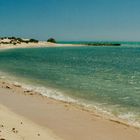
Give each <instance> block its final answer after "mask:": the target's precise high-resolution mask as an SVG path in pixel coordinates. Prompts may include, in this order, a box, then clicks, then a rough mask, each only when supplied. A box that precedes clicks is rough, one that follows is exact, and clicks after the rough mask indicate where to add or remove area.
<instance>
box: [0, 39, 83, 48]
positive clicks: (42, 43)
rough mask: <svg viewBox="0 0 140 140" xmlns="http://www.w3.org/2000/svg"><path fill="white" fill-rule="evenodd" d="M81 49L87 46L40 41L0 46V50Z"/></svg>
mask: <svg viewBox="0 0 140 140" xmlns="http://www.w3.org/2000/svg"><path fill="white" fill-rule="evenodd" d="M73 46H76V47H80V46H85V45H82V44H59V43H51V42H45V41H39V42H38V43H28V44H27V43H21V44H18V45H13V44H0V50H1V49H15V48H36V47H37V48H41V47H73Z"/></svg>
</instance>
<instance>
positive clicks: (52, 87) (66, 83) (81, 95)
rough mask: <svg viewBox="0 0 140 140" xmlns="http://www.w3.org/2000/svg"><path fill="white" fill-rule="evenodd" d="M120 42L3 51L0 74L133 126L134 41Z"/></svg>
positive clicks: (139, 111) (137, 93)
mask: <svg viewBox="0 0 140 140" xmlns="http://www.w3.org/2000/svg"><path fill="white" fill-rule="evenodd" d="M126 45H127V44H125V46H121V47H68V48H64V47H61V48H28V49H11V50H3V51H0V71H1V75H0V76H1V78H2V77H4V76H6V74H7V75H10V76H11V77H14V78H13V80H15V81H17V82H21V83H24V84H26V85H28V86H31V87H32V88H34V89H38V90H40V92H42V93H43V94H45V95H47V96H50V97H55V98H58V99H61V100H66V101H70V102H71V101H72V102H75V103H79V104H83V105H86V106H87V107H89V108H96V109H97V110H99V111H101V112H104V113H107V114H110V115H113V116H116V117H119V118H122V119H125V120H127V121H129V123H131V124H132V123H133V124H134V125H139V123H140V46H139V47H138V46H137V47H134V46H133V47H130V46H129V47H127V46H126ZM4 74H5V75H4ZM10 76H9V77H10ZM6 79H7V77H6Z"/></svg>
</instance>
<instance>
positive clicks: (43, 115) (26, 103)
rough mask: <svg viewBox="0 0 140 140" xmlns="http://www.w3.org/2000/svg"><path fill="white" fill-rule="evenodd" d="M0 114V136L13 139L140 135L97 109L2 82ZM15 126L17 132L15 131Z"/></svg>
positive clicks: (122, 139)
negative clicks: (93, 110)
mask: <svg viewBox="0 0 140 140" xmlns="http://www.w3.org/2000/svg"><path fill="white" fill-rule="evenodd" d="M3 106H4V107H3ZM9 110H10V111H9ZM0 114H1V115H0V124H1V127H0V131H1V134H0V138H5V139H10V140H11V139H12V138H13V139H14V140H15V139H23V138H24V139H25V140H26V139H27V140H31V139H40V140H41V139H49V140H53V139H59V138H61V139H64V140H93V139H96V140H118V139H119V140H126V139H127V140H139V138H140V129H139V128H135V127H132V126H129V125H126V124H123V123H120V122H117V121H116V122H115V121H111V120H107V119H105V118H103V117H101V116H99V115H97V114H95V113H94V112H88V111H85V110H84V109H81V108H78V107H76V106H74V105H72V104H68V103H64V102H60V101H56V100H54V99H50V98H47V97H44V96H42V95H40V94H39V93H35V92H33V91H29V90H27V89H24V88H22V87H21V86H20V85H16V84H8V83H6V82H2V81H1V82H0ZM9 114H10V115H9ZM17 114H18V115H17ZM21 122H22V123H23V124H21ZM2 126H3V127H2ZM13 128H15V129H14V131H16V130H17V132H13V130H12V129H13ZM50 130H51V131H50ZM29 132H30V133H29ZM38 135H39V136H38ZM56 136H57V137H56Z"/></svg>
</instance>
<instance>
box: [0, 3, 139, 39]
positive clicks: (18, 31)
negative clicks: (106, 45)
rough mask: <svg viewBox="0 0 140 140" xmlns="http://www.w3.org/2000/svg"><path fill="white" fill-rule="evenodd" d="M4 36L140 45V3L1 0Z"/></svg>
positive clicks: (0, 24)
mask: <svg viewBox="0 0 140 140" xmlns="http://www.w3.org/2000/svg"><path fill="white" fill-rule="evenodd" d="M0 36H18V37H23V38H36V39H40V40H47V39H48V38H49V37H53V38H55V39H56V40H59V41H82V40H83V41H103V40H106V41H140V0H0Z"/></svg>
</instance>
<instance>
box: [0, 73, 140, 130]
mask: <svg viewBox="0 0 140 140" xmlns="http://www.w3.org/2000/svg"><path fill="white" fill-rule="evenodd" d="M0 80H1V81H5V82H7V83H10V84H14V85H20V86H21V87H22V88H24V89H27V90H31V91H33V92H37V93H39V94H41V95H43V96H46V97H49V98H52V99H55V100H59V101H64V102H67V103H72V104H74V105H78V106H81V107H82V108H84V109H85V110H87V111H94V113H97V114H98V115H100V116H101V117H104V118H106V119H110V120H114V121H119V122H122V123H126V124H128V125H131V126H135V127H139V128H140V122H139V121H137V115H136V114H134V113H133V112H124V113H119V114H117V115H114V114H113V113H112V109H111V108H106V107H103V106H104V104H103V103H102V104H100V103H96V102H94V103H93V102H87V101H85V100H81V99H74V98H71V97H69V96H68V95H65V93H63V92H62V91H59V90H58V89H53V88H50V87H43V86H39V85H38V86H37V85H34V84H33V83H30V84H29V83H28V84H27V83H25V81H24V82H23V81H22V80H23V78H21V77H20V78H19V77H13V76H11V75H9V74H7V73H4V72H1V71H0ZM21 81H22V82H21ZM126 98H127V97H126ZM126 98H125V99H126ZM114 107H115V108H118V107H119V105H114V106H113V109H114Z"/></svg>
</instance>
